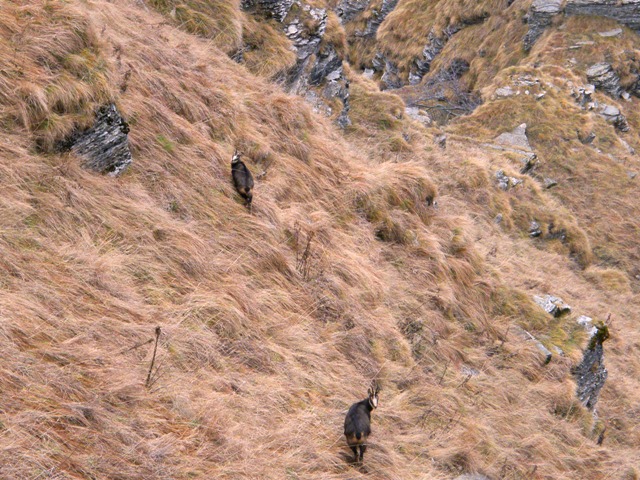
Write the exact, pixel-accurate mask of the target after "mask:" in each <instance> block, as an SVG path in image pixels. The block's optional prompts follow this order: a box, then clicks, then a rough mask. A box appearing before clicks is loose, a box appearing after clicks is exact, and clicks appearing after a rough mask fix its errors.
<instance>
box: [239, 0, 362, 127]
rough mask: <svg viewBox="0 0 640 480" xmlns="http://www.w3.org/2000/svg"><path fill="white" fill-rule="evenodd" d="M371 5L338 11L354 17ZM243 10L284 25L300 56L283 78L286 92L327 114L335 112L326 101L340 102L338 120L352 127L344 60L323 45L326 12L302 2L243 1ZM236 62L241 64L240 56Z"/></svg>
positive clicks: (355, 0)
mask: <svg viewBox="0 0 640 480" xmlns="http://www.w3.org/2000/svg"><path fill="white" fill-rule="evenodd" d="M369 3H370V0H362V1H360V0H344V1H343V2H342V3H341V4H340V6H339V8H343V11H344V12H346V13H348V12H351V13H349V15H351V14H353V15H355V14H357V13H358V12H359V11H360V10H363V9H364V8H366V7H367V6H368V5H369ZM242 8H243V9H245V10H247V11H249V12H252V13H257V14H261V15H264V16H266V17H268V18H274V19H275V20H277V21H279V22H281V23H282V26H283V31H284V33H285V35H286V36H287V38H289V40H291V43H292V44H293V48H294V50H295V53H296V57H297V60H296V64H295V65H294V66H293V67H292V68H291V69H290V70H289V71H288V72H286V74H285V75H284V83H285V85H286V87H287V90H288V91H290V92H292V93H296V94H299V95H302V96H304V97H305V98H306V99H307V100H308V101H310V102H311V103H312V104H313V105H314V107H315V109H316V110H317V111H320V112H322V113H324V114H326V115H331V114H333V111H332V109H331V108H330V107H329V106H328V104H327V103H326V102H325V101H324V100H331V99H333V98H338V99H340V100H341V101H342V105H343V108H342V110H341V112H340V114H339V115H338V118H337V119H336V121H337V123H338V125H340V126H341V127H342V128H344V127H346V126H348V125H350V124H351V121H350V120H349V109H350V106H349V81H348V80H347V78H346V76H345V75H344V69H343V66H342V61H343V59H342V57H341V56H340V54H339V53H338V51H337V50H336V48H335V46H334V45H332V44H330V43H323V39H324V34H325V31H326V29H327V18H328V15H327V11H326V9H324V8H316V7H313V6H311V5H309V4H308V3H306V2H304V1H301V0H243V1H242ZM237 60H238V61H241V60H242V58H241V56H239V57H238V59H237ZM323 86H324V88H322V87H323ZM321 88H322V90H320V89H321Z"/></svg>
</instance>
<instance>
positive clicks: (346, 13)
mask: <svg viewBox="0 0 640 480" xmlns="http://www.w3.org/2000/svg"><path fill="white" fill-rule="evenodd" d="M370 3H371V0H342V1H341V2H340V3H339V4H338V6H337V7H336V14H337V15H338V17H340V20H341V22H342V23H347V22H350V21H351V20H353V19H354V18H355V17H357V16H358V15H360V14H361V13H362V12H364V11H365V10H366V9H367V7H368V6H369V4H370Z"/></svg>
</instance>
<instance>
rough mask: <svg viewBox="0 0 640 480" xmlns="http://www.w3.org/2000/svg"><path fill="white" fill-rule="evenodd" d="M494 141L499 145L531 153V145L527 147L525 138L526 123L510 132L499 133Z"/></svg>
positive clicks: (527, 143) (527, 141)
mask: <svg viewBox="0 0 640 480" xmlns="http://www.w3.org/2000/svg"><path fill="white" fill-rule="evenodd" d="M495 141H496V143H499V144H501V145H508V146H511V147H515V148H518V149H520V150H525V151H531V145H529V139H528V138H527V124H526V123H523V124H521V125H518V126H517V127H516V128H514V129H513V130H512V131H511V132H505V133H501V134H500V135H498V136H497V137H496V139H495Z"/></svg>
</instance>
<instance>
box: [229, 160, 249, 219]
mask: <svg viewBox="0 0 640 480" xmlns="http://www.w3.org/2000/svg"><path fill="white" fill-rule="evenodd" d="M240 155H242V154H241V152H238V150H235V151H234V152H233V158H232V159H231V178H232V179H233V186H234V187H236V190H237V191H238V193H239V194H240V196H241V197H242V198H244V205H245V207H247V208H248V209H249V211H251V201H252V200H253V175H251V172H250V171H249V169H248V168H247V166H246V165H245V164H244V162H243V161H242V160H240Z"/></svg>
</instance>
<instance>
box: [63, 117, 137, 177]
mask: <svg viewBox="0 0 640 480" xmlns="http://www.w3.org/2000/svg"><path fill="white" fill-rule="evenodd" d="M128 133H129V124H128V123H127V122H126V121H125V120H124V118H122V116H121V115H120V112H118V109H117V108H116V106H115V105H114V104H108V105H104V106H102V107H100V108H99V109H98V111H97V112H96V120H95V123H94V124H93V126H92V127H91V128H89V129H88V130H85V131H84V132H81V133H78V134H76V135H74V136H73V137H72V138H70V139H69V140H68V141H67V142H66V146H67V147H68V148H71V150H72V151H73V152H75V153H76V154H77V155H78V156H80V157H81V158H82V159H83V160H84V161H83V166H84V167H85V168H88V169H89V170H93V171H94V172H99V173H107V174H109V175H110V176H113V177H116V176H118V175H120V174H121V173H122V172H124V171H125V170H126V168H127V167H128V166H129V165H131V162H132V159H131V151H130V150H129V137H128Z"/></svg>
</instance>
